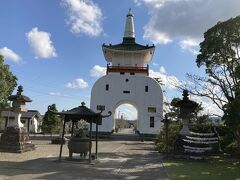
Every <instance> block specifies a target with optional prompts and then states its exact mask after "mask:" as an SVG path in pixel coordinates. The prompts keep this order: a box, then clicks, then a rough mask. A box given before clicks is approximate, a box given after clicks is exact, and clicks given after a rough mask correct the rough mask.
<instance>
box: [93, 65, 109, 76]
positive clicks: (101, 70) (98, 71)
mask: <svg viewBox="0 0 240 180" xmlns="http://www.w3.org/2000/svg"><path fill="white" fill-rule="evenodd" d="M104 75H106V68H105V67H101V66H99V65H95V66H94V67H93V68H92V69H91V70H90V76H92V77H101V76H104Z"/></svg>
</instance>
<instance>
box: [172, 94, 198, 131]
mask: <svg viewBox="0 0 240 180" xmlns="http://www.w3.org/2000/svg"><path fill="white" fill-rule="evenodd" d="M182 95H183V99H182V100H180V101H178V102H177V103H176V105H175V107H179V108H180V118H181V119H182V124H183V127H182V129H181V131H180V135H189V134H190V130H189V127H188V125H189V119H190V118H191V115H192V113H193V112H194V111H195V110H196V108H197V107H198V103H196V102H194V101H191V100H189V98H188V96H189V94H188V91H187V90H183V94H182Z"/></svg>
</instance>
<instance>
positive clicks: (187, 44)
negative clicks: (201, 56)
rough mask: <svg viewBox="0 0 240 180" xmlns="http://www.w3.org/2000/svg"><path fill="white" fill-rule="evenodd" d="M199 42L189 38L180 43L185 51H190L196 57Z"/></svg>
mask: <svg viewBox="0 0 240 180" xmlns="http://www.w3.org/2000/svg"><path fill="white" fill-rule="evenodd" d="M199 43H200V41H199V40H195V39H191V38H187V39H183V40H182V41H180V42H179V45H180V47H181V48H182V50H184V51H188V52H190V53H192V54H194V55H196V54H198V52H199V51H198V47H199Z"/></svg>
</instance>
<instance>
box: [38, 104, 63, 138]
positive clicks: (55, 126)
mask: <svg viewBox="0 0 240 180" xmlns="http://www.w3.org/2000/svg"><path fill="white" fill-rule="evenodd" d="M53 112H58V111H57V108H56V104H52V105H50V106H49V107H48V110H47V112H46V113H45V115H44V117H43V124H42V131H43V132H44V133H51V134H52V133H59V131H60V123H61V119H60V118H59V117H58V115H56V114H54V113H53Z"/></svg>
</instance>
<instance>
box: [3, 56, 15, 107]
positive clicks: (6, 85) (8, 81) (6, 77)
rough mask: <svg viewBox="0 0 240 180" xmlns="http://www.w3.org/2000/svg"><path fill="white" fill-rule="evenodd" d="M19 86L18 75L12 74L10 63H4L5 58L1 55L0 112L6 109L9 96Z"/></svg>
mask: <svg viewBox="0 0 240 180" xmlns="http://www.w3.org/2000/svg"><path fill="white" fill-rule="evenodd" d="M16 86H17V77H16V76H14V75H13V74H12V72H11V71H10V69H9V65H7V64H4V58H3V56H2V55H0V112H1V111H2V110H4V109H6V108H7V107H8V106H9V104H8V97H9V96H10V95H11V94H12V92H13V90H14V88H15V87H16Z"/></svg>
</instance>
